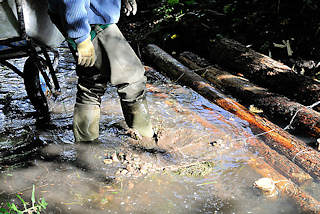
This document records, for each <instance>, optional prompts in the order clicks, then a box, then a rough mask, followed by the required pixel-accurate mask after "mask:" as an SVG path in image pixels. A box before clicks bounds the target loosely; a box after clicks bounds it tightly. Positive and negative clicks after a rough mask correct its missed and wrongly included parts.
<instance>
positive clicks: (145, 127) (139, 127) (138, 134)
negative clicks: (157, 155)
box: [121, 96, 164, 152]
mask: <svg viewBox="0 0 320 214" xmlns="http://www.w3.org/2000/svg"><path fill="white" fill-rule="evenodd" d="M121 107H122V111H123V115H124V117H125V120H126V123H127V125H128V126H129V128H130V129H131V130H132V131H133V133H130V134H131V135H132V137H133V140H131V144H133V145H134V146H137V147H141V148H143V149H145V150H148V151H151V152H164V151H163V150H161V149H160V148H159V146H158V145H157V141H158V139H157V136H156V134H155V133H154V131H153V129H152V124H151V120H150V114H149V109H148V105H147V100H146V98H145V96H143V97H142V98H140V99H138V100H137V101H135V102H125V101H121ZM134 138H136V139H134Z"/></svg>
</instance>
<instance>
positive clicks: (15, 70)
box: [0, 60, 24, 78]
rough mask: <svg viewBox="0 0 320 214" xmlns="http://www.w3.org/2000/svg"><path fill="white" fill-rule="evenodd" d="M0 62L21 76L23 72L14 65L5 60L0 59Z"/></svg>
mask: <svg viewBox="0 0 320 214" xmlns="http://www.w3.org/2000/svg"><path fill="white" fill-rule="evenodd" d="M0 64H2V65H4V66H6V67H8V68H9V69H11V70H12V71H14V72H15V73H16V74H18V75H19V76H20V77H22V78H23V76H24V74H23V72H21V71H20V70H19V69H18V68H17V67H16V66H14V65H12V64H11V63H9V62H7V61H6V60H0Z"/></svg>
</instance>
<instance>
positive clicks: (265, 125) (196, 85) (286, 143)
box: [146, 45, 320, 180]
mask: <svg viewBox="0 0 320 214" xmlns="http://www.w3.org/2000/svg"><path fill="white" fill-rule="evenodd" d="M146 57H147V58H148V59H149V60H151V61H152V62H153V63H154V64H155V65H157V66H158V67H159V68H160V70H161V71H162V72H164V73H165V74H166V75H168V76H169V77H170V78H172V79H174V80H176V81H177V80H179V81H180V82H181V83H182V84H184V85H187V86H189V87H191V88H192V89H194V90H196V91H197V92H198V93H199V94H201V95H202V96H204V97H206V98H207V99H208V100H210V101H211V102H213V103H215V104H217V105H218V106H220V107H222V108H223V109H225V110H227V111H229V112H231V113H233V114H235V115H237V116H238V117H239V118H241V119H243V120H246V121H248V122H249V123H250V124H251V125H252V126H254V127H256V128H258V129H259V130H261V131H263V132H265V133H264V137H265V138H267V139H268V140H267V141H266V143H268V145H269V146H270V147H271V148H273V149H275V150H277V151H278V152H280V153H281V154H283V155H284V156H286V157H287V158H288V159H290V160H292V161H294V162H295V163H296V164H297V165H298V166H300V167H301V168H302V169H304V170H305V171H306V172H308V173H309V174H310V175H311V176H312V177H314V178H315V179H317V180H320V157H319V153H318V152H317V151H315V150H314V149H312V148H310V147H307V146H306V145H305V144H304V142H302V141H301V140H299V139H297V138H295V137H294V136H292V135H290V134H289V133H287V132H286V131H284V130H283V129H281V128H280V127H278V126H276V125H274V124H273V123H271V122H270V121H268V120H266V119H264V118H261V117H260V116H257V115H255V114H252V113H250V112H249V111H248V110H247V109H246V108H245V107H244V106H242V105H240V104H239V103H237V102H235V101H234V100H232V99H230V98H228V97H226V96H225V95H223V94H222V93H221V92H220V91H218V90H217V89H215V88H214V87H212V86H211V85H210V84H208V83H207V82H206V81H205V80H204V79H203V78H202V77H200V76H199V75H197V74H195V73H194V72H192V71H191V70H190V69H189V68H187V67H186V66H184V65H182V64H181V63H180V62H178V61H177V60H175V59H174V58H173V57H171V56H170V55H169V54H167V53H166V52H164V51H163V50H161V49H160V48H159V47H157V46H156V45H148V46H147V48H146Z"/></svg>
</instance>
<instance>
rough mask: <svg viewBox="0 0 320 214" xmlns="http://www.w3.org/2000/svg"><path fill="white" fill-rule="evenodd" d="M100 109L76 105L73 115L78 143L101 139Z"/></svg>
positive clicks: (74, 130) (93, 106) (92, 106)
mask: <svg viewBox="0 0 320 214" xmlns="http://www.w3.org/2000/svg"><path fill="white" fill-rule="evenodd" d="M99 120H100V107H99V106H98V105H84V104H80V103H76V105H75V107H74V114H73V133H74V137H75V141H76V142H81V141H93V140H95V139H97V138H98V137H99Z"/></svg>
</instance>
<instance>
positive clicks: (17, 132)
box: [0, 47, 320, 214]
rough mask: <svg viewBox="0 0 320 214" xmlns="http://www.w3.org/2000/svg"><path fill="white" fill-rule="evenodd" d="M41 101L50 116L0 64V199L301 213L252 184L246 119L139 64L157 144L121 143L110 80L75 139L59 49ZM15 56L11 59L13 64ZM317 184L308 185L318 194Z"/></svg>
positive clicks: (69, 80) (65, 65)
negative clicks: (41, 116) (86, 135)
mask: <svg viewBox="0 0 320 214" xmlns="http://www.w3.org/2000/svg"><path fill="white" fill-rule="evenodd" d="M60 53H61V58H60V65H59V73H58V79H59V82H60V84H61V88H62V94H61V95H60V96H59V97H58V98H57V99H56V100H55V101H51V102H50V110H51V112H52V113H51V121H50V122H49V123H46V124H43V123H39V122H38V121H37V120H36V119H35V111H34V109H33V107H32V105H31V104H30V101H29V100H28V98H27V95H26V92H25V90H24V84H23V80H22V78H20V77H19V76H18V75H16V74H15V73H13V72H12V71H11V70H8V69H7V68H5V67H0V80H1V81H0V152H1V155H2V157H1V165H0V169H1V173H0V207H5V206H6V203H7V202H12V203H15V204H18V205H20V206H21V203H20V201H19V199H18V198H17V197H16V195H17V194H19V195H20V196H21V197H22V198H23V199H24V200H26V201H30V198H31V192H32V187H33V185H35V194H36V198H37V199H39V198H44V199H45V200H46V202H47V203H48V208H47V209H46V211H45V212H44V213H75V214H81V213H119V214H120V213H139V214H140V213H221V214H222V213H230V214H231V213H240V214H242V213H261V214H264V213H268V214H270V213H271V214H272V213H288V214H289V213H290V214H291V213H302V212H300V211H299V208H298V207H296V206H295V205H294V203H293V202H292V201H290V200H288V199H287V198H285V197H283V198H279V200H267V199H266V198H264V197H263V196H261V195H260V194H257V192H256V191H254V190H253V183H254V181H256V180H257V179H259V178H261V175H259V174H257V173H256V172H255V171H254V170H253V169H252V168H250V166H249V165H248V160H249V159H250V158H252V157H256V156H255V154H251V153H250V152H248V150H247V148H246V146H247V145H246V142H245V140H243V136H246V137H254V133H253V131H252V130H251V129H250V127H249V125H248V124H247V122H246V121H243V120H241V119H239V118H237V117H235V116H234V115H232V114H230V113H228V112H226V111H224V110H223V109H221V108H219V107H217V106H215V105H213V104H211V103H210V102H208V101H207V100H206V99H204V98H203V97H201V96H200V95H198V94H197V93H195V92H194V91H192V90H190V89H188V88H186V87H182V86H180V85H178V84H176V83H174V82H170V81H168V80H167V79H166V78H164V77H163V76H161V75H160V74H158V73H156V72H155V71H153V70H152V69H151V70H150V69H147V76H148V93H147V99H148V102H149V107H150V111H151V113H152V121H153V124H154V125H155V128H156V129H157V130H158V131H159V135H160V140H159V146H160V147H162V148H163V149H164V150H165V151H166V152H165V153H149V152H147V151H143V150H141V149H139V148H136V147H134V146H132V145H131V144H130V140H129V137H128V136H127V135H126V128H125V124H124V119H123V117H122V114H121V109H120V104H119V100H118V96H117V93H116V90H115V88H113V87H111V86H110V87H108V89H107V91H106V94H105V96H104V98H103V101H102V106H101V110H102V111H101V112H102V115H101V122H100V138H99V142H95V143H91V144H84V143H82V144H75V143H74V142H73V134H72V114H73V105H74V102H75V93H76V82H77V77H76V75H75V71H74V69H75V66H74V62H73V59H72V57H71V55H70V54H69V52H68V51H67V50H66V49H65V48H63V47H62V48H61V49H60ZM24 60H25V59H19V60H15V61H13V62H14V63H15V65H16V66H18V67H20V68H22V67H23V64H24ZM4 163H5V164H4ZM319 189H320V188H319V185H318V184H317V183H313V184H312V185H311V187H310V186H308V189H307V190H306V191H308V192H309V193H310V194H312V195H313V196H314V197H316V198H318V199H320V193H319Z"/></svg>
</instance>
